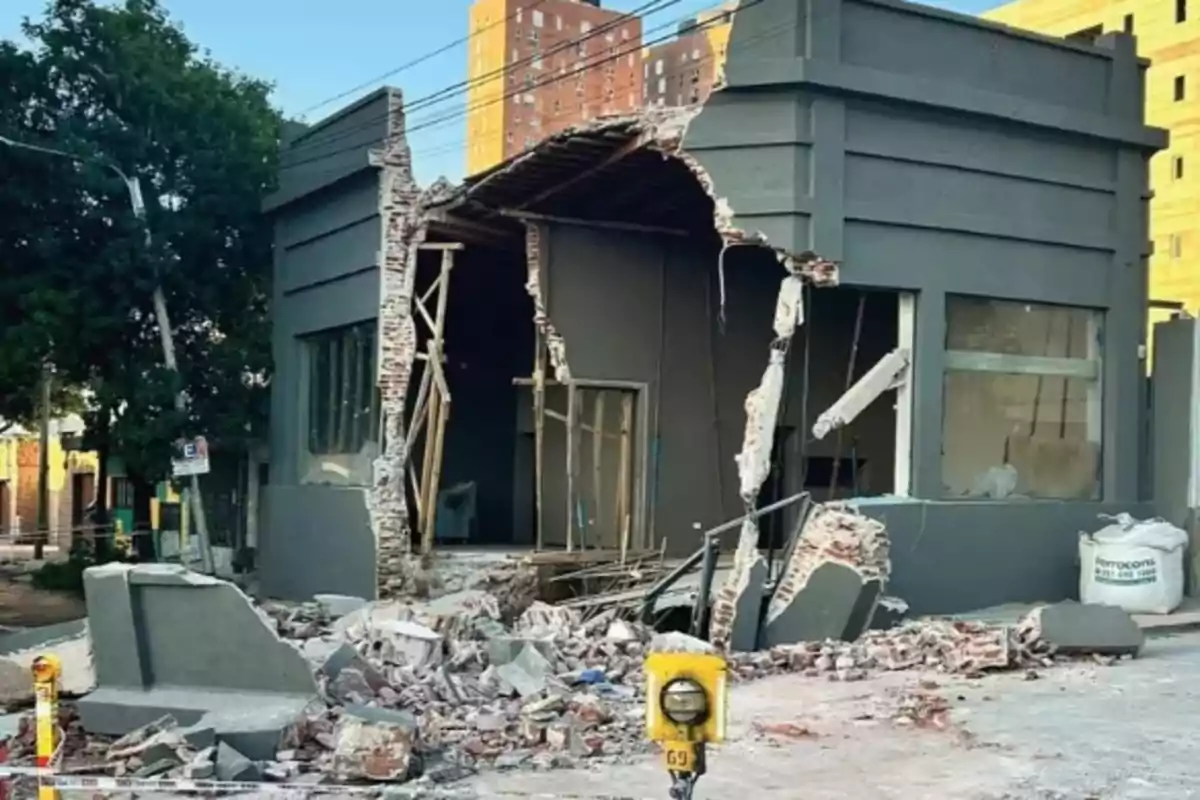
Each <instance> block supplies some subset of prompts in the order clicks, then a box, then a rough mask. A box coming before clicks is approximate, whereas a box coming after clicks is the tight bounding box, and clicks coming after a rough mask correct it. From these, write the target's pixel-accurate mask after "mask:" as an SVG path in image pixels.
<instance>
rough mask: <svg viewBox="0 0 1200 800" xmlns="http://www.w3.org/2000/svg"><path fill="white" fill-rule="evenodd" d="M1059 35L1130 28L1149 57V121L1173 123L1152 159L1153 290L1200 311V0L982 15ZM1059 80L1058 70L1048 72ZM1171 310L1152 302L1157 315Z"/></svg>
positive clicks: (1071, 1)
mask: <svg viewBox="0 0 1200 800" xmlns="http://www.w3.org/2000/svg"><path fill="white" fill-rule="evenodd" d="M982 16H983V17H984V18H985V19H989V20H991V21H993V22H1001V23H1004V24H1005V25H1011V26H1013V27H1016V28H1024V29H1026V30H1031V31H1035V32H1037V33H1042V34H1048V35H1051V36H1061V37H1072V36H1078V37H1079V38H1081V39H1086V38H1090V37H1092V36H1095V35H1097V34H1099V33H1102V32H1103V33H1108V32H1114V31H1125V32H1127V33H1132V34H1133V35H1134V36H1136V37H1137V48H1138V55H1140V56H1141V57H1142V58H1146V59H1149V60H1150V62H1151V66H1150V69H1149V70H1148V71H1147V73H1146V121H1147V123H1148V124H1150V125H1153V126H1155V127H1159V128H1166V129H1167V130H1169V131H1170V134H1171V140H1170V145H1169V146H1168V148H1167V149H1166V150H1163V151H1162V152H1160V153H1158V154H1156V155H1155V156H1154V157H1153V159H1152V160H1151V162H1150V185H1151V188H1152V189H1153V191H1154V197H1153V199H1152V200H1151V202H1150V237H1151V239H1152V240H1153V242H1154V254H1153V256H1151V258H1150V298H1151V300H1165V301H1176V302H1182V303H1183V304H1184V305H1185V306H1186V307H1187V309H1188V310H1189V311H1191V312H1193V313H1195V312H1198V311H1200V269H1198V267H1200V235H1198V234H1197V232H1196V227H1195V220H1196V219H1197V213H1198V212H1200V0H1190V2H1189V0H1015V2H1012V3H1008V4H1006V5H1002V6H1000V7H998V8H996V9H993V10H992V11H989V12H986V13H984V14H983V15H982ZM1046 79H1047V80H1053V79H1054V77H1053V76H1046ZM1169 313H1170V312H1168V311H1163V310H1160V309H1151V311H1150V317H1151V322H1152V323H1153V322H1154V321H1157V320H1159V319H1162V318H1164V317H1166V316H1168V315H1169Z"/></svg>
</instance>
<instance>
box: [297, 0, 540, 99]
mask: <svg viewBox="0 0 1200 800" xmlns="http://www.w3.org/2000/svg"><path fill="white" fill-rule="evenodd" d="M546 2H547V0H534V2H533V5H531V6H529V10H530V11H532V10H533V9H535V8H537V7H538V6H540V5H542V4H544V3H546ZM522 10H523V9H522V8H521V7H518V8H517V10H516V11H514V12H513V13H511V14H509V15H508V16H507V17H504V18H503V19H498V20H496V21H495V22H492V23H490V24H488V25H484V26H483V27H482V28H479V29H478V30H474V31H471V32H470V33H468V34H467V35H466V36H462V37H459V38H458V39H455V40H454V41H452V42H449V43H448V44H444V45H442V46H441V47H439V48H437V49H436V50H430V51H429V52H428V53H426V54H424V55H422V56H417V57H416V58H414V59H413V60H411V61H406V62H404V63H403V64H401V65H400V66H398V67H396V68H395V69H391V70H388V71H387V72H384V73H383V74H381V75H376V76H375V77H374V78H371V79H370V80H367V81H363V82H362V83H360V84H358V85H357V86H352V87H351V88H349V89H347V90H346V91H344V92H341V93H339V94H335V95H334V96H333V97H329V98H326V99H325V100H322V101H321V102H319V103H314V104H313V105H311V106H309V107H308V108H304V109H301V110H300V116H304V115H305V114H307V113H308V112H310V111H315V110H316V109H318V108H322V107H324V106H327V105H329V104H330V103H334V102H337V101H338V100H341V99H342V98H344V97H349V96H350V95H352V94H355V93H357V92H361V91H362V90H363V89H367V88H370V87H372V86H374V85H375V84H377V83H379V82H380V81H385V80H387V79H388V78H390V77H392V76H393V75H398V74H399V73H401V72H404V71H405V70H409V69H412V68H413V67H416V66H419V65H421V64H424V63H425V62H426V61H429V60H430V59H433V58H437V57H438V56H440V55H441V54H442V53H446V52H448V51H450V50H453V49H454V48H456V47H458V46H459V45H461V44H466V43H468V42H470V41H471V39H473V38H475V37H476V36H478V35H479V34H481V33H483V32H484V31H490V30H491V29H492V28H495V27H497V26H499V25H503V24H504V23H506V22H510V21H512V20H514V19H516V18H517V16H519V15H520V14H521V12H522Z"/></svg>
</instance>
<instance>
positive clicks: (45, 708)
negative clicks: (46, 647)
mask: <svg viewBox="0 0 1200 800" xmlns="http://www.w3.org/2000/svg"><path fill="white" fill-rule="evenodd" d="M61 674H62V664H61V663H60V662H59V660H58V659H57V658H56V657H55V656H49V655H47V656H38V657H37V658H35V659H34V660H33V695H34V698H35V700H36V701H37V705H36V707H35V711H34V715H35V719H36V723H37V725H36V727H37V766H38V768H39V769H51V768H53V766H54V753H55V751H56V750H57V749H58V678H59V676H60V675H61ZM38 800H58V790H57V789H55V788H54V787H52V786H44V785H43V784H42V780H41V778H40V777H39V778H38Z"/></svg>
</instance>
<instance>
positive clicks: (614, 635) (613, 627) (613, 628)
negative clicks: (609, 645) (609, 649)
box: [604, 619, 638, 642]
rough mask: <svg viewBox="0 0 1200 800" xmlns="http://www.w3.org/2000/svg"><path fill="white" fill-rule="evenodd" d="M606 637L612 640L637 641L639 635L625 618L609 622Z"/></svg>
mask: <svg viewBox="0 0 1200 800" xmlns="http://www.w3.org/2000/svg"><path fill="white" fill-rule="evenodd" d="M604 638H605V639H608V640H609V641H611V642H636V641H637V640H638V635H637V633H636V632H635V631H634V630H633V626H632V625H630V624H629V623H628V622H626V621H625V620H623V619H614V620H613V621H612V622H611V623H609V626H608V630H607V631H606V632H605V634H604Z"/></svg>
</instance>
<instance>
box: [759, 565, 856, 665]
mask: <svg viewBox="0 0 1200 800" xmlns="http://www.w3.org/2000/svg"><path fill="white" fill-rule="evenodd" d="M878 597H879V582H878V581H866V582H864V581H863V578H862V575H861V574H860V573H859V572H858V571H857V570H855V569H853V568H851V567H849V566H846V565H845V564H839V563H836V562H825V563H823V564H820V565H818V566H817V568H816V569H814V570H813V571H812V573H811V574H810V575H809V577H808V580H807V581H806V582H805V583H804V585H803V586H802V587H800V588H799V590H797V592H796V594H795V596H794V597H793V599H792V601H791V602H790V603H788V604H786V605H784V606H782V607H781V608H780V609H779V612H778V613H777V614H775V615H774V616H771V617H768V619H767V622H766V624H765V625H764V627H763V643H764V644H765V645H766V646H767V647H774V646H776V645H781V644H792V643H795V642H823V641H825V640H826V639H840V640H842V641H854V640H855V639H857V638H858V637H859V636H860V635H861V634H862V632H863V631H864V630H865V629H866V624H865V623H864V619H869V615H870V614H871V612H873V611H874V604H875V602H877V600H878ZM743 649H751V648H743Z"/></svg>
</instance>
